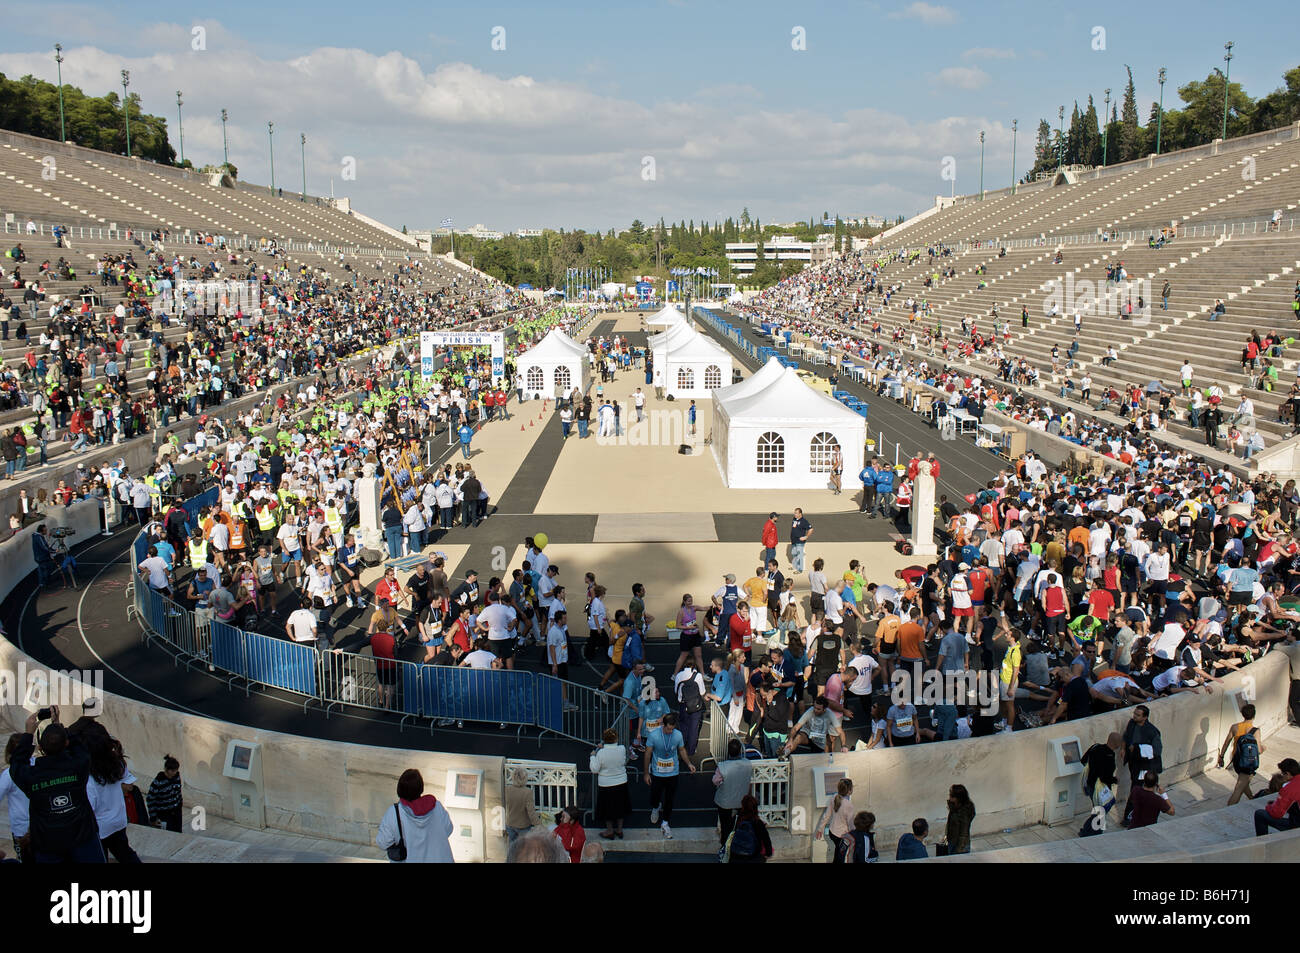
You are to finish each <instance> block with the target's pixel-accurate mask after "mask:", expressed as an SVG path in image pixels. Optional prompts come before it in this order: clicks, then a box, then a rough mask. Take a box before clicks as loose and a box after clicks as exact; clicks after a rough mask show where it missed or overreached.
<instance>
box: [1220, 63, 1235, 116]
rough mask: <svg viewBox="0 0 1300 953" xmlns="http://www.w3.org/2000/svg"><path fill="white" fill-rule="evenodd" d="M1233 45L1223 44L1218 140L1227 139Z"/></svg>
mask: <svg viewBox="0 0 1300 953" xmlns="http://www.w3.org/2000/svg"><path fill="white" fill-rule="evenodd" d="M1234 45H1235V44H1234V43H1233V42H1232V41H1231V40H1229V41H1228V42H1227V43H1225V44H1223V49H1224V50H1225V52H1224V54H1223V131H1222V132H1221V133H1220V134H1219V138H1220V139H1227V138H1228V72H1229V70H1231V69H1232V48H1233V46H1234Z"/></svg>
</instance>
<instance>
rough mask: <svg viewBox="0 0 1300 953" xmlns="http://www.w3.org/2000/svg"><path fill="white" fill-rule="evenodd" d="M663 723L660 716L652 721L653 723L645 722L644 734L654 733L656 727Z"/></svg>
mask: <svg viewBox="0 0 1300 953" xmlns="http://www.w3.org/2000/svg"><path fill="white" fill-rule="evenodd" d="M663 723H664V720H663V716H660V717H658V718H656V719H654V720H653V721H646V723H645V730H646V733H647V734H648V733H650V732H652V731H654V730H655V729H656V728H658V727H659V726H660V725H662V724H663Z"/></svg>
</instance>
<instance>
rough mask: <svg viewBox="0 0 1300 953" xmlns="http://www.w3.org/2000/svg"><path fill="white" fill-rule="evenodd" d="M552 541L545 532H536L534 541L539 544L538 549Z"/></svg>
mask: <svg viewBox="0 0 1300 953" xmlns="http://www.w3.org/2000/svg"><path fill="white" fill-rule="evenodd" d="M550 541H551V538H550V537H549V536H547V535H546V534H545V533H536V534H534V536H533V542H534V543H536V544H537V548H538V550H543V549H545V548H546V544H547V543H549V542H550Z"/></svg>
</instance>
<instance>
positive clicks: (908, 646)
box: [898, 621, 925, 658]
mask: <svg viewBox="0 0 1300 953" xmlns="http://www.w3.org/2000/svg"><path fill="white" fill-rule="evenodd" d="M924 642H925V629H923V628H921V627H920V626H919V625H917V624H916V623H915V622H910V621H909V622H904V623H903V624H902V625H900V626H899V627H898V656H899V658H925V648H924V645H923V643H924Z"/></svg>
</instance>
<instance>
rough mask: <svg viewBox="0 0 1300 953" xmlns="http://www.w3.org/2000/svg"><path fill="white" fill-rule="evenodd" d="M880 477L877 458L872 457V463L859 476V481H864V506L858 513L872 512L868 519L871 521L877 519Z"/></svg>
mask: <svg viewBox="0 0 1300 953" xmlns="http://www.w3.org/2000/svg"><path fill="white" fill-rule="evenodd" d="M878 475H879V474H878V472H877V470H876V458H875V457H872V458H871V462H870V463H868V464H867V465H866V466H865V467H863V468H862V472H861V473H859V474H858V479H859V480H861V481H862V506H861V507H860V508H859V509H858V512H859V513H866V512H867V511H868V510H870V511H871V516H870V517H868V518H869V519H875V518H876V512H875V504H876V477H877V476H878Z"/></svg>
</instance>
